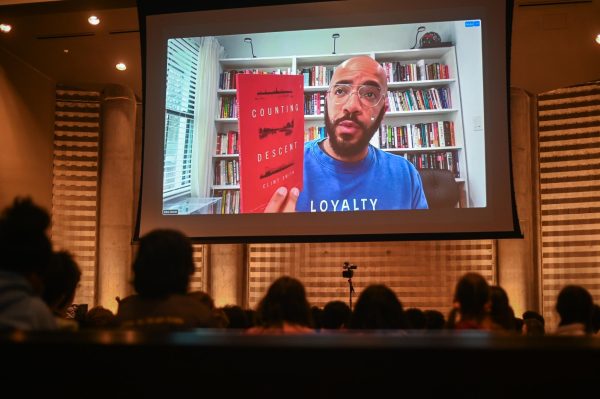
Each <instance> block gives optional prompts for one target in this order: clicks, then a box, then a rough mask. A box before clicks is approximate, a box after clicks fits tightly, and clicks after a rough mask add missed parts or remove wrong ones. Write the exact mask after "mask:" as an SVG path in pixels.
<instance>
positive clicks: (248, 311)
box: [244, 309, 258, 328]
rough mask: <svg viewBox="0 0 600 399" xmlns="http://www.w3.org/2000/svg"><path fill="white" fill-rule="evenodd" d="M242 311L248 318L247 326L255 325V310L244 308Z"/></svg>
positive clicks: (256, 316)
mask: <svg viewBox="0 0 600 399" xmlns="http://www.w3.org/2000/svg"><path fill="white" fill-rule="evenodd" d="M244 313H245V314H246V319H247V320H248V328H250V327H254V326H256V323H257V321H256V319H257V318H258V314H257V313H256V310H254V309H244Z"/></svg>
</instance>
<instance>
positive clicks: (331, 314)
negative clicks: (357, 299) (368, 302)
mask: <svg viewBox="0 0 600 399" xmlns="http://www.w3.org/2000/svg"><path fill="white" fill-rule="evenodd" d="M351 317H352V310H351V309H350V306H348V304H347V303H346V302H342V301H331V302H327V303H326V304H325V307H324V308H323V318H322V328H323V329H326V330H339V329H342V328H347V327H348V325H349V323H350V318H351Z"/></svg>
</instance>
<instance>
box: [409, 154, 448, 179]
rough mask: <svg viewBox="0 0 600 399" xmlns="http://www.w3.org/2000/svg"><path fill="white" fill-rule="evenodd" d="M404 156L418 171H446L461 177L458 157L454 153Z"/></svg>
mask: <svg viewBox="0 0 600 399" xmlns="http://www.w3.org/2000/svg"><path fill="white" fill-rule="evenodd" d="M403 156H404V158H406V159H407V160H408V161H409V162H410V163H412V164H413V165H415V167H416V168H417V169H444V170H449V171H450V172H452V173H453V174H454V177H456V178H459V177H460V169H459V167H458V156H457V155H456V153H455V152H454V151H440V152H429V153H421V154H412V153H410V154H409V153H405V154H404V155H403Z"/></svg>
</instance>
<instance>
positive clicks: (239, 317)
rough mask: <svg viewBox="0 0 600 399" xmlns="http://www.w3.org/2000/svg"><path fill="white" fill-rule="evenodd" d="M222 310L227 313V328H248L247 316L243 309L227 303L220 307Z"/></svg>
mask: <svg viewBox="0 0 600 399" xmlns="http://www.w3.org/2000/svg"><path fill="white" fill-rule="evenodd" d="M222 310H223V312H224V313H225V314H226V315H227V320H229V323H228V324H227V328H229V329H234V330H245V329H248V328H250V327H251V326H250V323H249V321H248V316H247V315H246V312H244V309H242V308H241V306H238V305H227V306H224V307H223V308H222Z"/></svg>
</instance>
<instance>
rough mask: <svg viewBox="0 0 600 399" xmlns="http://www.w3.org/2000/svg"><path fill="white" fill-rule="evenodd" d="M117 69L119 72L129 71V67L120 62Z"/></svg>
mask: <svg viewBox="0 0 600 399" xmlns="http://www.w3.org/2000/svg"><path fill="white" fill-rule="evenodd" d="M115 68H117V69H118V70H119V71H124V70H126V69H127V65H125V63H124V62H119V63H118V64H117V65H115Z"/></svg>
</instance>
